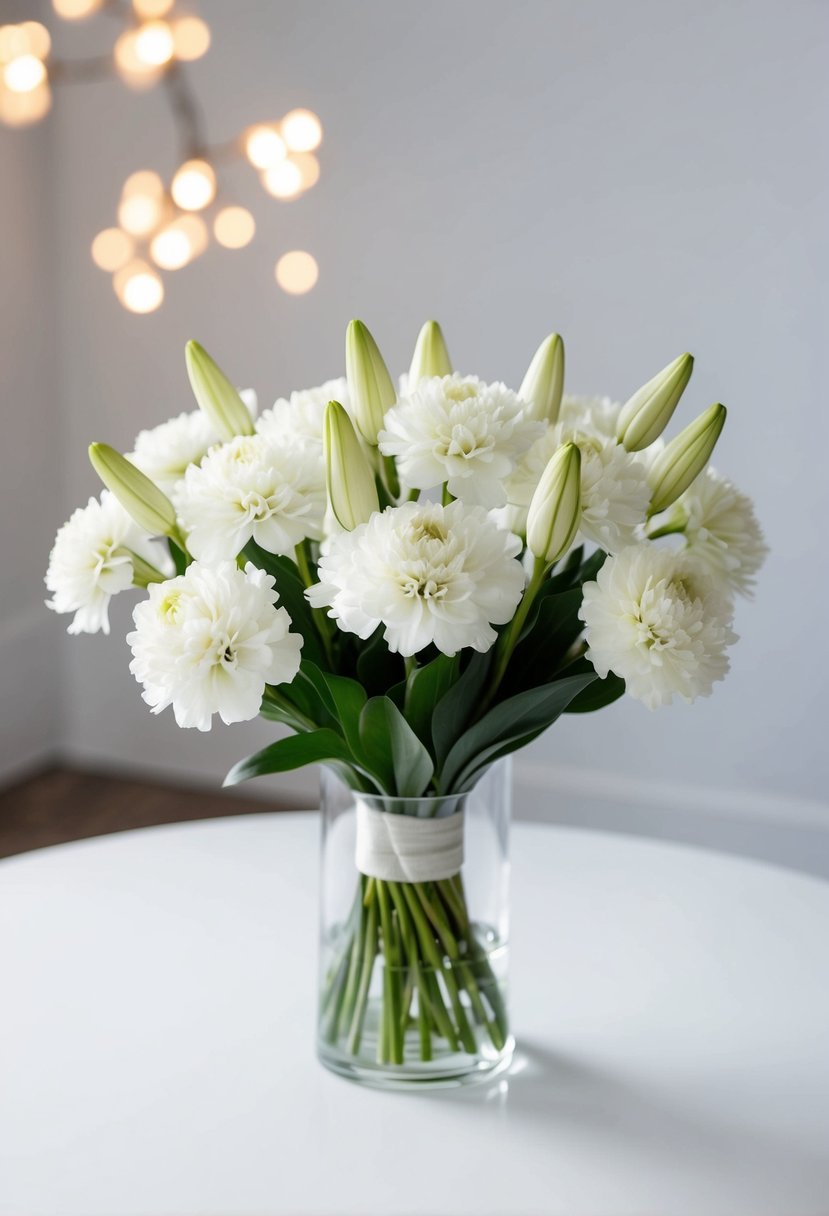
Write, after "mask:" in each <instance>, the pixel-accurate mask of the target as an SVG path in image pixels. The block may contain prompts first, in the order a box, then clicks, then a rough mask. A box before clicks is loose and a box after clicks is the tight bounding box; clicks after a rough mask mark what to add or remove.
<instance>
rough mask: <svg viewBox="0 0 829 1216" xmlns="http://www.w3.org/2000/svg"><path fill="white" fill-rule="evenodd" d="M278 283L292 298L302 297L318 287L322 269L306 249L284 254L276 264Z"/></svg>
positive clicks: (293, 250)
mask: <svg viewBox="0 0 829 1216" xmlns="http://www.w3.org/2000/svg"><path fill="white" fill-rule="evenodd" d="M275 274H276V281H277V283H278V284H279V286H280V287H281V288H282V290H283V291H287V293H288V295H291V296H302V295H305V293H306V292H307V291H310V290H311V288H312V287H315V286H316V283H317V279H318V278H319V277H320V269H319V266H318V265H317V261H316V258H314V257H312V255H311V254H310V253H306V252H305V250H304V249H292V250H291V252H290V253H283V255H282V257H281V258H280V259H279V261H278V262H277V263H276V269H275Z"/></svg>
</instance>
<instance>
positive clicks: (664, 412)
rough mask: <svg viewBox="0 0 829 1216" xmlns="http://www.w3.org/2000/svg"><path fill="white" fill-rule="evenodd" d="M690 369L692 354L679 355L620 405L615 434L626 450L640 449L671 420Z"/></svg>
mask: <svg viewBox="0 0 829 1216" xmlns="http://www.w3.org/2000/svg"><path fill="white" fill-rule="evenodd" d="M693 370H694V357H693V355H688V354H685V355H680V356H679V358H678V359H674V361H673V363H669V364H668V366H667V367H663V368H662V371H661V372H659V373H658V374H657V375H655V376H654V377H653V379H652V380H649V381H648V383H647V384H643V385H642V387H641V388H640V389H639V390H638V391H637V392H635V393H634V394H633V396H632V397H631V398H630V400H629V401H627V402H626V403H625V404H624V405H623V406H622V410H621V413H620V414H619V421H618V422H617V424H616V438H617V440H618V441H619V443H621V444H622V445H623V446H624V447H626V448H627V450H628V451H629V452H641V450H642V448H646V447H649V446H650V445H651V444H652V443H653V441H654V440H655V439H658V438H659V436H660V435H661V434H662V432H663V431H664V430H665V427H666V426H667V425H668V423H669V422H670V421H671V415H672V414H673V412H674V410H675V409H676V407H677V405H678V404H679V399H680V397H681V396H682V394H683V393H684V392H685V386H686V385H687V383H688V381H689V380H690V379H691V372H692V371H693Z"/></svg>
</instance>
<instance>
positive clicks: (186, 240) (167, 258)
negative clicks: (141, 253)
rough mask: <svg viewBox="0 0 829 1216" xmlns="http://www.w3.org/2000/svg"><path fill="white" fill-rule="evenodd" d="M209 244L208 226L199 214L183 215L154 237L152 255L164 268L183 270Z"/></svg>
mask: <svg viewBox="0 0 829 1216" xmlns="http://www.w3.org/2000/svg"><path fill="white" fill-rule="evenodd" d="M206 245H207V228H206V227H205V223H204V220H202V219H200V218H199V217H198V216H197V215H183V216H181V217H180V218H179V219H177V220H174V221H173V222H172V224H168V225H167V227H166V228H162V229H161V231H160V232H158V233H156V235H155V236H154V237H153V240H152V244H151V245H150V255H151V256H152V259H153V261H154V262H155V264H156V266H160V267H161V269H162V270H181V268H182V266H186V265H187V264H188V262H192V261H193V259H194V258H197V257H198V256H199V254H200V253H203V252H204V249H205V246H206Z"/></svg>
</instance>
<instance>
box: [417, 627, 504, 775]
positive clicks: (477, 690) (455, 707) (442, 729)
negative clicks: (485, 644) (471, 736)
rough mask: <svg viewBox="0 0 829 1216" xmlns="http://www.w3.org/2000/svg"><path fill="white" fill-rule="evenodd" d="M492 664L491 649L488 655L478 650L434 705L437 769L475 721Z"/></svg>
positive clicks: (433, 726)
mask: <svg viewBox="0 0 829 1216" xmlns="http://www.w3.org/2000/svg"><path fill="white" fill-rule="evenodd" d="M491 662H492V651H491V650H489V651H487V653H486V654H479V653H478V652H477V651H476V652H475V654H473V655H472V658H471V659H470V660H469V662H468V664H467V666H466V668H465V670H464V672H463V674H462V675H461V677H460V679H459V680H456V681H455V683H454V684H453V685H452V687H451V688H450V689H449V691H448V692H447V693H446V695H445V696H443V697H441V699H440V701H438V703H437V705H436V706H435V710H434V713H433V714H432V741H433V743H434V748H435V760H436V763H437V766H438V769H440V768H441V766H442V765H443V762H444V760H445V759H446V757H447V756H448V754H449V752H450V750H451V748H452V746H453V744H454V743H455V742H456V740H458V739H459V738H460V736H461V735H462V733H463V731H464V730H465V729H466V726H467V723H468V722H469V721H470V719H471V718H472V715H473V713H474V711H475V708H476V707H477V705H478V702H479V700H480V698H481V694H482V693H483V691H484V685H485V684H486V679H487V676H488V675H489V668H490V664H491Z"/></svg>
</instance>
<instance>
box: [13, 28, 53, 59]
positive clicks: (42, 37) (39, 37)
mask: <svg viewBox="0 0 829 1216" xmlns="http://www.w3.org/2000/svg"><path fill="white" fill-rule="evenodd" d="M20 35H21V37H22V38H24V39H25V41H26V50H27V51H31V53H32V54H33V55H37V57H38V59H46V57H47V56H48V54H49V52H50V51H51V49H52V39H51V38H50V36H49V31H48V30H47V28H46V26H45V25H41V24H40V22H39V21H24V22H23V24H22V25H21V26H20Z"/></svg>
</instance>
